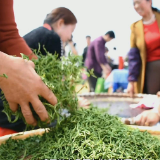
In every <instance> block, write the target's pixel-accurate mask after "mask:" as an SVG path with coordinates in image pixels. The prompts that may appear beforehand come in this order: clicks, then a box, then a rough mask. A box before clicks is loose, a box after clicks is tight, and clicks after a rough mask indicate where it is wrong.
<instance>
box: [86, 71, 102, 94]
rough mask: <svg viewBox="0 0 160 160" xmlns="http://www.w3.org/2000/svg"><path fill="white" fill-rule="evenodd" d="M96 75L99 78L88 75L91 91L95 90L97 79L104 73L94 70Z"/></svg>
mask: <svg viewBox="0 0 160 160" xmlns="http://www.w3.org/2000/svg"><path fill="white" fill-rule="evenodd" d="M94 75H95V76H96V77H97V78H95V77H93V76H90V77H88V83H89V87H90V92H94V91H95V88H96V84H97V79H98V78H100V77H102V74H99V73H97V72H94Z"/></svg>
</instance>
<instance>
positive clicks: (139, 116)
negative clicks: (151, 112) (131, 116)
mask: <svg viewBox="0 0 160 160" xmlns="http://www.w3.org/2000/svg"><path fill="white" fill-rule="evenodd" d="M141 119H142V115H141V114H140V115H138V116H137V117H136V118H135V122H136V125H138V126H140V124H141Z"/></svg>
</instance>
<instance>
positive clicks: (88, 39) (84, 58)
mask: <svg viewBox="0 0 160 160" xmlns="http://www.w3.org/2000/svg"><path fill="white" fill-rule="evenodd" d="M86 41H87V46H86V47H85V48H84V50H83V54H82V64H83V65H84V63H85V60H86V57H87V50H88V47H89V45H90V44H91V36H86Z"/></svg>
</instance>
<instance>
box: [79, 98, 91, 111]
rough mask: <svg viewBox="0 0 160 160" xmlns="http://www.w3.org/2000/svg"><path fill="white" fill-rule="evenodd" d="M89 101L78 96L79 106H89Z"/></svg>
mask: <svg viewBox="0 0 160 160" xmlns="http://www.w3.org/2000/svg"><path fill="white" fill-rule="evenodd" d="M90 104H91V103H90V102H89V101H88V100H87V99H86V98H84V97H78V106H79V108H85V109H88V108H89V106H90Z"/></svg>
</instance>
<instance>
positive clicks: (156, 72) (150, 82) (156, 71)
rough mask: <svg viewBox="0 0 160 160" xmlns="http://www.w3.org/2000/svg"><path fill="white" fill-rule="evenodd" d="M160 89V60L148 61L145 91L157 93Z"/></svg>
mask: <svg viewBox="0 0 160 160" xmlns="http://www.w3.org/2000/svg"><path fill="white" fill-rule="evenodd" d="M158 91H160V60H157V61H153V62H147V65H146V75H145V84H144V93H146V94H156V93H157V92H158Z"/></svg>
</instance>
